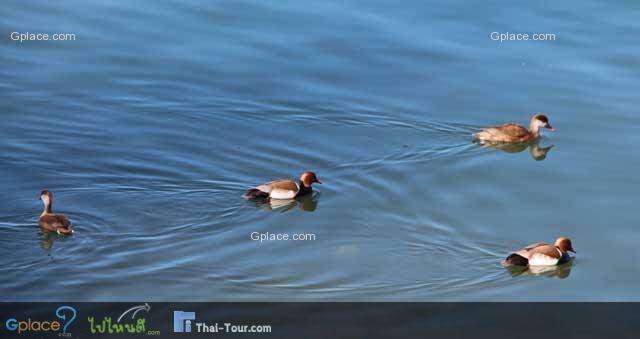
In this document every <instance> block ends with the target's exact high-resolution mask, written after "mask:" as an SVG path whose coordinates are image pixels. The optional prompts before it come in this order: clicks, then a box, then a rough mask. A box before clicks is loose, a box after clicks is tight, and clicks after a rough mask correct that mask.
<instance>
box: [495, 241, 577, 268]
mask: <svg viewBox="0 0 640 339" xmlns="http://www.w3.org/2000/svg"><path fill="white" fill-rule="evenodd" d="M568 252H573V253H574V254H575V253H576V250H574V249H573V245H572V244H571V239H569V238H566V237H560V238H558V239H556V242H555V243H554V244H553V245H549V244H547V243H543V242H540V243H535V244H531V245H529V246H526V247H525V248H523V249H520V250H517V251H514V252H513V253H511V254H509V256H507V258H506V259H504V260H503V261H502V265H503V266H507V267H508V266H555V265H561V264H564V263H566V262H569V261H570V260H571V256H570V255H569V253H568Z"/></svg>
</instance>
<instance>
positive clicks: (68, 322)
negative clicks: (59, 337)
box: [56, 306, 76, 333]
mask: <svg viewBox="0 0 640 339" xmlns="http://www.w3.org/2000/svg"><path fill="white" fill-rule="evenodd" d="M62 310H69V311H71V312H73V316H71V319H69V321H67V322H66V323H65V324H64V327H63V328H62V333H67V327H69V325H71V323H72V322H73V321H74V320H76V309H75V308H73V307H71V306H60V307H58V309H57V310H56V316H57V317H58V318H60V319H62V320H67V316H66V315H64V314H62V313H60V311H62Z"/></svg>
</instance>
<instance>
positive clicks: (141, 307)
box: [118, 303, 151, 322]
mask: <svg viewBox="0 0 640 339" xmlns="http://www.w3.org/2000/svg"><path fill="white" fill-rule="evenodd" d="M142 310H145V311H147V313H149V310H151V306H149V304H148V303H144V305H138V306H134V307H132V308H130V309H128V310H126V311H124V313H122V314H121V315H120V317H119V318H118V322H120V320H122V318H123V317H124V316H125V315H126V314H127V313H129V312H131V311H133V314H131V319H133V318H135V316H136V314H138V312H140V311H142Z"/></svg>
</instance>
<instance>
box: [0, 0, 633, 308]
mask: <svg viewBox="0 0 640 339" xmlns="http://www.w3.org/2000/svg"><path fill="white" fill-rule="evenodd" d="M527 5H528V7H527V8H525V7H519V8H513V7H509V6H508V5H507V4H506V3H501V2H491V3H483V4H479V3H478V4H468V3H465V2H462V1H452V2H440V3H438V2H420V1H415V2H405V3H402V4H397V3H392V2H388V1H387V2H382V1H375V2H371V1H366V2H364V1H349V2H343V1H323V2H300V1H278V2H276V3H270V4H267V3H264V2H261V1H228V2H198V1H186V2H185V1H170V2H162V3H159V2H146V3H145V4H142V3H136V5H133V4H130V3H129V2H125V1H111V2H107V3H103V4H101V3H98V2H45V1H41V2H27V3H25V2H19V1H8V2H5V3H4V4H3V5H2V7H3V8H2V9H1V10H0V11H1V12H0V13H1V14H2V15H1V16H0V18H1V19H0V32H1V33H2V36H3V37H2V39H0V114H1V117H2V121H1V123H0V148H1V149H2V153H0V186H1V187H2V192H3V193H2V203H0V256H2V258H3V265H2V266H1V267H0V277H1V278H0V289H1V290H2V292H3V294H2V295H3V297H2V299H3V300H17V301H27V300H83V301H88V300H139V299H147V300H155V301H160V300H169V301H188V300H208V301H221V300H228V301H236V300H420V301H427V300H640V298H638V294H637V281H638V279H639V278H640V268H639V267H638V266H637V265H635V264H634V263H635V262H636V260H635V259H637V258H638V256H639V251H638V249H637V248H638V246H637V244H638V241H639V240H640V234H639V233H638V231H637V229H636V228H637V215H638V213H637V210H635V208H636V206H635V205H636V204H637V202H638V192H640V184H639V181H638V179H637V173H639V170H640V159H639V158H638V157H637V146H638V142H639V141H640V140H639V139H640V136H639V134H638V133H637V131H638V123H639V120H640V117H639V115H638V112H637V110H638V107H640V99H639V98H640V97H639V96H638V95H637V93H638V80H639V79H640V61H639V60H640V47H638V44H637V37H638V36H639V34H640V24H639V22H640V21H638V20H637V18H638V17H639V16H640V5H639V4H638V3H636V2H632V1H626V2H620V3H617V4H615V5H612V4H607V2H605V1H593V0H591V1H586V2H584V1H582V2H577V1H570V2H567V3H563V4H553V5H551V4H544V3H540V4H538V3H528V4H527ZM14 31H17V32H27V31H28V32H40V33H50V34H51V33H59V32H60V33H73V34H76V35H77V38H76V41H64V42H63V41H30V42H23V43H19V42H16V41H12V40H11V39H10V37H9V36H10V33H11V32H14ZM494 31H497V32H507V31H508V32H523V33H530V34H531V33H554V34H556V36H557V38H556V41H526V42H524V41H510V42H503V43H500V42H497V41H492V40H491V39H490V37H489V34H490V33H491V32H494ZM538 111H542V112H546V113H547V114H548V115H549V117H550V120H551V123H552V124H553V125H554V127H556V129H557V131H556V132H555V133H553V134H545V136H544V137H543V138H542V140H541V141H540V144H539V145H534V148H533V151H532V150H531V149H524V150H497V149H490V148H482V147H480V146H478V145H477V144H474V143H473V140H472V137H471V133H472V132H473V131H474V130H475V129H477V128H479V127H481V126H484V125H491V124H496V123H502V122H509V121H514V122H519V123H523V124H525V123H527V121H528V119H529V118H530V116H531V115H532V114H533V113H534V112H538ZM552 145H553V147H552V148H550V149H548V147H549V146H552ZM536 147H537V148H536ZM507 151H509V152H507ZM518 151H519V152H518ZM306 169H311V170H314V171H315V172H316V173H317V174H318V176H319V177H320V179H321V180H322V181H323V185H321V186H318V190H317V192H316V193H315V194H314V195H313V196H311V197H306V198H305V199H302V200H300V201H296V202H289V203H288V204H286V205H285V206H270V205H256V204H254V203H251V202H248V201H245V200H243V199H242V198H241V195H242V193H243V191H244V190H245V189H246V188H247V187H250V186H252V185H256V184H259V183H262V182H264V181H267V180H270V179H275V178H281V177H284V178H287V177H297V176H298V175H299V173H300V172H302V171H303V170H306ZM43 188H48V189H50V190H52V191H53V192H54V194H55V205H54V210H57V211H59V212H63V213H66V214H67V215H69V216H70V217H71V219H72V220H73V222H74V224H75V227H76V228H75V230H76V233H75V234H74V235H73V236H72V237H67V238H62V237H59V236H52V235H45V234H42V233H41V232H40V230H39V228H38V227H37V223H36V221H37V216H38V215H39V213H40V212H41V209H42V206H41V202H40V201H39V200H38V194H39V192H40V190H42V189H43ZM252 232H262V233H265V232H271V233H287V234H313V235H314V236H315V240H310V241H269V242H262V243H261V242H259V241H252V240H251V239H250V234H251V233H252ZM560 235H566V236H569V237H571V238H572V239H573V241H574V246H575V248H576V249H577V251H578V257H577V259H576V260H575V261H574V262H573V263H572V264H571V265H568V266H565V267H562V268H560V269H558V270H554V271H551V272H537V273H535V274H534V273H531V272H524V273H523V272H510V271H508V270H506V269H504V268H502V267H501V266H500V260H501V259H502V258H503V257H504V256H505V255H506V254H507V253H508V251H509V250H511V249H514V248H517V247H520V246H523V245H526V244H528V243H531V242H537V241H553V239H555V238H556V237H557V236H560Z"/></svg>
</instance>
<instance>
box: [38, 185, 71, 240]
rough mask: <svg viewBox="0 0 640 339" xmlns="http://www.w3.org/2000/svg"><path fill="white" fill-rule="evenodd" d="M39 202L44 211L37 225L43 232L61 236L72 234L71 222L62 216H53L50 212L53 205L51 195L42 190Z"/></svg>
mask: <svg viewBox="0 0 640 339" xmlns="http://www.w3.org/2000/svg"><path fill="white" fill-rule="evenodd" d="M40 200H42V203H43V204H44V211H42V214H40V218H38V225H40V227H42V229H43V230H45V231H49V232H56V233H58V234H61V235H70V234H72V233H73V229H72V226H71V221H69V219H68V218H67V217H65V216H64V215H62V214H54V213H52V212H51V207H52V205H53V193H51V192H50V191H47V190H44V191H42V192H41V193H40Z"/></svg>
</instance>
